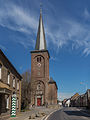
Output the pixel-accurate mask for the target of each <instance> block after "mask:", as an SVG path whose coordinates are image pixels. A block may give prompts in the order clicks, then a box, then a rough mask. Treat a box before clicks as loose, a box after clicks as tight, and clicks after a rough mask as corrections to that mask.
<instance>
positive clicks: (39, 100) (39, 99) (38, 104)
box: [37, 98, 41, 106]
mask: <svg viewBox="0 0 90 120" xmlns="http://www.w3.org/2000/svg"><path fill="white" fill-rule="evenodd" d="M37 106H41V98H37Z"/></svg>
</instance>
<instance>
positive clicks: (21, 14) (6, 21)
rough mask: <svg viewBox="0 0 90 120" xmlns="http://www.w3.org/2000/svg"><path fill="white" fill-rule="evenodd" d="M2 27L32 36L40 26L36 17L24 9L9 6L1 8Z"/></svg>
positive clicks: (0, 23)
mask: <svg viewBox="0 0 90 120" xmlns="http://www.w3.org/2000/svg"><path fill="white" fill-rule="evenodd" d="M6 11H7V12H6ZM0 25H1V26H3V27H7V28H9V29H11V30H14V31H20V32H24V33H27V34H32V32H35V31H36V29H37V25H38V24H37V21H36V19H35V18H34V16H32V15H31V14H30V13H29V14H28V13H27V12H26V11H25V10H24V9H23V8H21V7H20V6H16V5H14V4H8V5H5V7H3V8H0Z"/></svg>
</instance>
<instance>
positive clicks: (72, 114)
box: [47, 107, 90, 120]
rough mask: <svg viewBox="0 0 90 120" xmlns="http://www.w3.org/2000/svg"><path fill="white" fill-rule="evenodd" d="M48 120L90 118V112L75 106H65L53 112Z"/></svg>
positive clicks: (86, 119)
mask: <svg viewBox="0 0 90 120" xmlns="http://www.w3.org/2000/svg"><path fill="white" fill-rule="evenodd" d="M47 120H90V114H87V113H84V112H82V111H81V110H80V109H77V108H74V107H65V108H62V109H61V110H58V111H56V112H54V113H53V114H51V115H50V116H49V117H48V118H47Z"/></svg>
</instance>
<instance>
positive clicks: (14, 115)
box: [11, 94, 17, 117]
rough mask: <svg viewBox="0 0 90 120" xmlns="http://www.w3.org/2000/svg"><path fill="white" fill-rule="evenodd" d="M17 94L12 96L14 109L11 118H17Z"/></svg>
mask: <svg viewBox="0 0 90 120" xmlns="http://www.w3.org/2000/svg"><path fill="white" fill-rule="evenodd" d="M16 100H17V97H16V94H13V95H12V109H11V117H16V102H17V101H16Z"/></svg>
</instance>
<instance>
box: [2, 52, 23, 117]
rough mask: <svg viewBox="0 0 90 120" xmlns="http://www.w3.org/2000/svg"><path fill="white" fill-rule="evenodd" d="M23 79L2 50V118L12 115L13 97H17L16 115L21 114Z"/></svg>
mask: <svg viewBox="0 0 90 120" xmlns="http://www.w3.org/2000/svg"><path fill="white" fill-rule="evenodd" d="M21 79H22V77H21V75H20V74H19V73H18V72H17V70H16V69H15V67H14V66H13V65H12V64H11V62H10V61H9V60H8V58H7V57H6V56H5V55H4V53H3V52H2V50H0V116H6V115H10V114H11V109H12V96H13V95H16V114H17V113H18V112H20V110H21Z"/></svg>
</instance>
